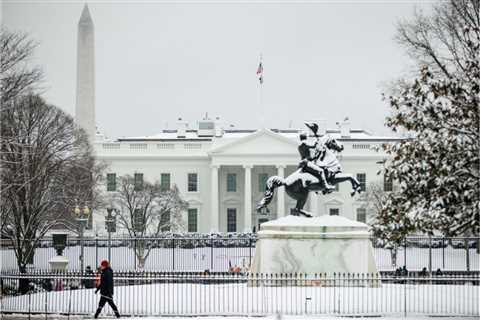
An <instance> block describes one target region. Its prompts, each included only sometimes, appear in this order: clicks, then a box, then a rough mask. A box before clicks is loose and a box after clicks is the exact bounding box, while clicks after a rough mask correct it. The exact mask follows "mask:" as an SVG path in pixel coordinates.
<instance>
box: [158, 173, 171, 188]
mask: <svg viewBox="0 0 480 320" xmlns="http://www.w3.org/2000/svg"><path fill="white" fill-rule="evenodd" d="M160 189H161V190H162V191H168V190H170V173H162V174H161V175H160Z"/></svg>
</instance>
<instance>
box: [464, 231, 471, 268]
mask: <svg viewBox="0 0 480 320" xmlns="http://www.w3.org/2000/svg"><path fill="white" fill-rule="evenodd" d="M463 241H464V243H465V259H466V260H465V263H466V265H467V271H470V250H469V249H468V238H464V239H463Z"/></svg>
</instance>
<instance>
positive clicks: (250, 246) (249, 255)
mask: <svg viewBox="0 0 480 320" xmlns="http://www.w3.org/2000/svg"><path fill="white" fill-rule="evenodd" d="M251 266H252V238H250V239H249V241H248V268H249V269H250V268H251Z"/></svg>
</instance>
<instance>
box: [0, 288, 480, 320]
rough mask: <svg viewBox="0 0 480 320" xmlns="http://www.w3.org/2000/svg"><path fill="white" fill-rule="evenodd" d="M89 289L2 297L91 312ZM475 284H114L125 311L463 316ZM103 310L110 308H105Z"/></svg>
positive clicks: (23, 305)
mask: <svg viewBox="0 0 480 320" xmlns="http://www.w3.org/2000/svg"><path fill="white" fill-rule="evenodd" d="M98 299H99V296H98V295H95V294H94V290H93V289H81V290H71V291H58V292H48V293H45V292H41V293H35V294H31V295H24V296H17V297H4V298H3V299H2V305H3V306H2V308H3V310H4V311H5V312H8V311H25V312H27V311H29V310H30V311H35V312H45V311H47V312H51V313H67V312H72V313H93V312H94V311H95V309H96V304H97V302H98ZM479 299H480V297H479V286H478V285H472V284H471V283H467V284H465V285H439V284H437V285H433V284H416V285H413V284H412V285H411V284H391V283H390V284H385V283H384V284H382V285H381V286H380V287H320V286H317V287H313V286H292V287H270V286H261V287H253V286H248V284H247V283H229V284H199V283H187V284H179V283H162V284H151V285H135V286H123V287H116V288H115V302H116V303H117V305H118V306H119V309H120V312H121V313H124V314H129V315H148V316H154V315H268V314H276V313H283V314H290V315H305V314H306V315H321V314H328V315H335V314H336V315H403V314H404V313H405V311H406V312H407V314H424V315H465V316H467V315H468V316H470V315H471V316H474V315H477V316H478V315H480V314H479V301H480V300H479ZM106 310H109V308H108V307H106Z"/></svg>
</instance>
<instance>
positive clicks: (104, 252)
mask: <svg viewBox="0 0 480 320" xmlns="http://www.w3.org/2000/svg"><path fill="white" fill-rule="evenodd" d="M0 251H1V252H0V253H1V268H2V269H3V270H9V269H10V270H11V269H16V259H15V253H14V252H13V250H6V249H2V250H0ZM254 253H255V248H247V247H243V248H213V249H212V248H208V247H206V248H195V249H182V248H175V249H172V248H154V249H152V252H151V253H150V256H149V257H148V259H147V262H146V266H145V269H146V270H155V271H160V270H162V271H167V270H178V271H203V270H205V269H209V270H211V271H226V270H228V267H229V262H230V263H231V264H232V265H238V266H243V267H244V266H247V265H248V264H249V262H250V259H251V258H253V255H254ZM404 253H405V251H404V250H403V249H401V250H399V252H398V256H397V266H403V264H404V261H405V259H404V258H405V256H404ZM64 255H65V256H66V257H67V258H68V259H69V261H70V263H69V268H70V269H78V268H79V267H80V262H79V256H80V247H79V246H75V247H67V248H66V249H65V251H64ZM53 256H55V251H54V249H53V248H39V249H37V250H36V254H35V257H34V265H35V267H36V268H38V269H48V268H49V264H48V260H49V259H50V258H51V257H53ZM374 256H375V261H376V264H377V268H378V270H381V271H385V270H394V269H395V268H394V267H393V266H392V264H391V256H390V251H389V250H386V249H380V248H376V249H374ZM406 256H407V259H406V265H407V269H408V270H421V269H422V268H423V267H427V268H428V257H429V252H428V249H427V248H407V253H406ZM107 257H108V249H107V248H105V247H99V248H98V249H96V248H95V247H85V266H87V265H91V266H95V265H97V264H98V261H100V260H102V259H105V258H107ZM469 258H470V259H469V260H470V270H480V255H479V254H478V253H477V252H476V249H469ZM111 260H112V261H111V264H112V266H113V268H114V269H115V270H132V269H134V267H135V255H134V254H133V249H131V248H125V247H113V248H112V249H111ZM466 261H467V259H466V250H465V249H454V248H452V247H450V246H449V247H446V248H445V249H441V248H438V249H432V270H437V269H438V268H440V269H441V270H463V271H465V270H466V263H467V262H466Z"/></svg>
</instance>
